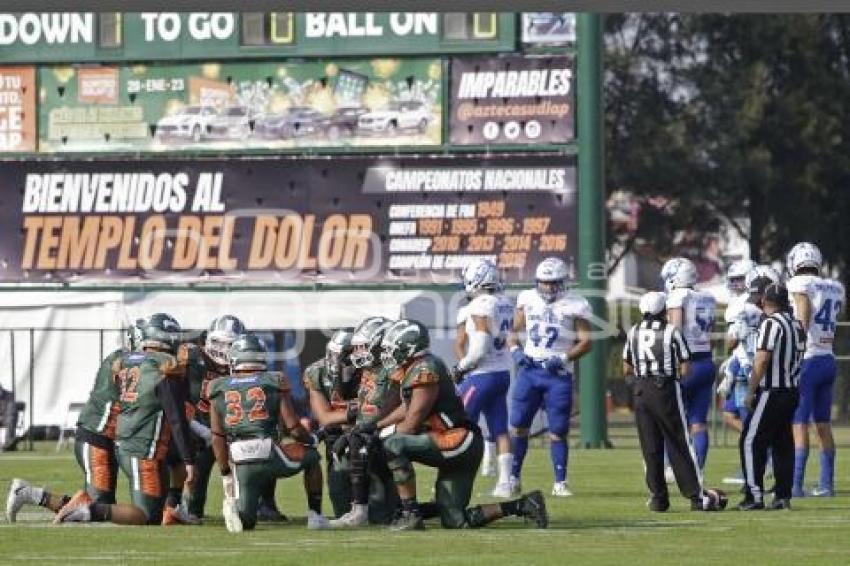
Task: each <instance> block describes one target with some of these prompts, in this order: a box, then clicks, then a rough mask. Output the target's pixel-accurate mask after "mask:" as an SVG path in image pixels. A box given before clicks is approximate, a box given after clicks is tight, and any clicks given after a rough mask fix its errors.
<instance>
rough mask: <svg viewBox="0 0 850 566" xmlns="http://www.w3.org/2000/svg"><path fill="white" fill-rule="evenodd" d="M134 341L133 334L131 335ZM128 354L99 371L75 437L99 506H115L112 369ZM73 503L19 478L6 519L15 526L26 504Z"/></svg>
mask: <svg viewBox="0 0 850 566" xmlns="http://www.w3.org/2000/svg"><path fill="white" fill-rule="evenodd" d="M128 334H129V337H130V339H131V341H132V332H129V333H128ZM125 353H126V351H125V350H123V349H118V350H115V351H114V352H112V353H111V354H109V355H108V356H107V357H106V358H105V359H104V360H103V361H102V362H101V364H100V368H99V369H98V370H97V375H96V377H95V381H94V386H93V387H92V390H91V393H89V398H88V401H86V404H85V406H84V407H83V410H82V411H80V417H79V419H78V420H77V431H76V433H75V434H74V455H75V456H76V458H77V464H78V465H79V466H80V470H81V471H82V472H83V478H84V480H83V492H81V493H80V495H79V497H81V498H82V497H84V496H83V495H82V493H85V494H86V496H87V497H88V498H90V499H91V501H94V502H96V503H105V504H111V503H115V483H116V479H117V476H118V462H117V461H116V460H115V446H114V441H115V424H116V421H117V419H118V411H119V405H118V393H119V392H118V386H117V385H116V383H115V381H114V380H113V379H112V366H113V364H114V363H115V362H116V360H119V359H120V358H121V356H123V355H124V354H125ZM70 500H71V497H69V496H67V495H54V494H52V493H50V492H49V491H47V489H46V488H44V487H39V486H33V485H30V484H29V482H27V481H25V480H22V479H18V478H15V479H13V480H12V485H11V487H10V488H9V497H8V499H7V500H6V517H7V519H8V520H9V522H11V523H14V522H15V520H16V519H17V514H18V512H19V511H20V510H21V508H22V507H23V506H24V505H39V506H41V507H44V508H46V509H50V510H51V511H53V512H54V513H56V512H58V511H59V510H60V509H61V508H62V507H63V506H64V505H65V504H66V503H68V502H69V501H70Z"/></svg>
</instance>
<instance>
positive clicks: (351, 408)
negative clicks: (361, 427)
mask: <svg viewBox="0 0 850 566" xmlns="http://www.w3.org/2000/svg"><path fill="white" fill-rule="evenodd" d="M359 413H360V401H358V400H356V399H353V400H351V401H349V402H348V406H347V408H346V411H345V422H347V423H348V424H354V422H355V421H356V420H357V415H358V414H359Z"/></svg>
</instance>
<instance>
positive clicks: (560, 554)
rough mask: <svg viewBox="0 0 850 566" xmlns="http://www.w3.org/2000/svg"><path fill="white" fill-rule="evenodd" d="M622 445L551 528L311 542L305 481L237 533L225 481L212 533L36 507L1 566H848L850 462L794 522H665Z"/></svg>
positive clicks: (12, 535) (26, 468)
mask: <svg viewBox="0 0 850 566" xmlns="http://www.w3.org/2000/svg"><path fill="white" fill-rule="evenodd" d="M615 442H616V444H617V445H618V446H619V447H618V448H617V449H614V450H578V449H573V450H572V451H571V457H570V478H571V480H570V481H571V486H572V488H573V490H574V491H575V493H576V495H575V496H574V497H572V498H568V499H559V500H555V499H554V498H547V503H548V505H549V509H550V515H551V525H550V528H549V529H548V530H545V531H543V530H535V529H533V528H531V527H530V526H527V525H524V524H523V522H522V521H521V520H515V519H505V520H503V521H501V522H500V523H497V524H494V525H492V526H490V527H488V528H485V529H481V530H476V531H443V530H441V529H440V527H439V525H438V524H436V523H431V524H429V526H428V530H426V531H425V532H416V533H401V534H399V533H389V532H387V531H386V530H384V529H379V528H370V529H363V530H357V531H344V532H314V531H307V530H306V528H305V526H304V509H305V502H304V497H303V492H302V491H301V481H300V479H298V478H294V479H290V480H285V481H282V482H280V483H279V484H278V490H277V493H278V500H279V503H280V505H281V507H282V509H283V510H284V511H285V512H286V513H288V514H289V515H290V516H291V517H292V518H293V521H292V523H291V524H288V525H269V524H261V525H260V526H259V527H258V529H257V530H256V531H254V532H250V533H242V534H239V535H231V534H229V533H227V531H226V530H225V529H224V525H223V522H222V520H221V519H220V508H221V506H220V501H221V484H220V482H219V481H218V479H217V475H216V477H215V479H214V481H213V482H212V484H211V485H212V492H211V497H210V499H211V500H210V502H209V503H208V507H207V509H208V512H209V513H210V514H211V515H212V516H211V517H210V518H209V519H207V520H206V522H205V524H204V525H203V526H201V527H175V528H162V527H133V528H129V527H116V526H112V525H64V526H53V525H52V524H50V522H49V519H50V516H49V515H48V514H47V513H43V512H41V510H40V509H37V508H25V512H24V513H22V515H21V516H20V517H19V522H18V523H16V524H14V525H12V524H8V523H6V522H5V521H4V522H2V523H0V564H9V563H18V562H30V563H33V562H34V563H43V564H53V563H65V564H69V565H76V564H88V563H100V564H103V563H107V562H112V563H131V562H132V563H135V562H147V563H172V564H180V563H187V562H189V563H194V564H202V563H209V564H242V565H246V564H340V565H342V564H345V565H348V564H367V563H370V564H388V563H394V564H404V565H408V564H411V565H413V564H435V565H436V564H439V565H441V566H442V565H447V564H490V565H496V564H500V565H501V564H514V565H519V564H521V565H530V564H535V565H536V564H558V565H564V564H618V565H623V564H627V565H629V566H632V565H636V564H698V563H717V564H719V563H730V562H731V563H735V562H742V561H746V562H748V563H750V564H779V563H784V564H795V565H797V564H830V565H834V564H848V563H850V508H848V507H850V506H848V502H850V498H848V491H850V466H848V465H847V464H845V462H846V461H847V460H845V458H850V456H845V457H842V454H841V453H840V452H839V460H838V475H839V477H838V478H837V487H838V491H839V494H838V497H836V498H833V499H819V500H815V499H811V498H809V499H805V500H795V502H794V510H793V511H792V512H789V513H786V512H772V513H771V512H757V513H740V512H736V511H726V512H723V513H713V514H707V513H693V512H691V511H689V510H688V505H687V501H685V500H684V499H682V498H675V497H674V498H673V505H672V507H671V510H670V511H669V512H668V513H666V514H653V513H650V512H649V511H648V510H647V509H646V507H645V504H644V502H645V500H646V492H645V488H644V486H643V479H642V465H641V459H640V454H639V453H638V450H637V449H636V448H635V444H634V439H633V438H632V437H626V438H625V439H615ZM844 454H847V452H844ZM812 456H813V457H812V458H811V459H810V462H809V476H810V477H811V478H812V479H816V474H817V454H816V452H814V453H813V454H812ZM736 462H737V454H736V452H735V451H734V450H733V449H732V448H712V450H711V452H710V453H709V466H708V482H707V483H708V484H709V485H712V486H720V480H721V478H722V477H723V476H724V475H727V474H728V473H730V472H732V471H733V470H734V469H735V466H736ZM812 464H814V466H812ZM214 473H215V472H214ZM16 476H20V477H24V478H27V479H29V480H32V481H34V482H39V483H47V484H48V485H49V486H50V487H51V488H52V489H53V490H54V491H57V492H59V491H66V492H70V491H73V490H75V489H77V488H78V487H79V485H80V474H79V471H78V469H77V466H76V463H75V462H74V460H73V457H72V454H71V450H70V449H69V450H67V451H65V452H62V453H59V454H57V453H56V452H55V451H54V450H53V447H52V445H41V446H39V447H38V450H37V451H36V452H34V453H32V452H17V453H12V454H3V455H0V488H2V493H3V498H4V501H5V494H6V493H7V490H8V485H9V481H10V479H11V478H13V477H16ZM432 478H433V476H432V475H430V474H428V473H427V471H422V473H420V475H419V479H420V490H421V491H420V499H423V500H424V499H427V497H428V494H429V493H430V488H429V487H428V484H427V481H428V479H432ZM119 481H120V482H121V483H120V484H119V490H120V491H119V493H120V497H126V488H125V487H124V486H125V485H126V483H125V480H124V478H120V479H119ZM491 483H492V480H490V479H489V478H481V479H480V480H479V482H478V484H477V485H476V496H475V498H474V501H487V500H488V499H487V498H486V497H485V496H484V495H483V494H484V493H485V492H486V491H487V490H488V489H489V488H490V486H491ZM524 484H525V485H524V487H525V488H526V489H531V488H540V489H544V490H546V489H547V488H550V487H551V470H550V466H549V459H548V450H546V449H544V448H542V447H539V446H538V447H535V448H533V449H532V450H531V451H530V453H529V460H528V463H527V469H526V471H525V473H524ZM727 492H729V493H730V507H731V506H734V504H735V503H737V502H738V500H739V499H740V497H739V495H738V493H737V490H736V488H734V487H731V488H730V489H727ZM544 493H548V491H545V492H544ZM327 509H329V505H326V510H327Z"/></svg>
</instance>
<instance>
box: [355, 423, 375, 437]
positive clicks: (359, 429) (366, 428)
mask: <svg viewBox="0 0 850 566" xmlns="http://www.w3.org/2000/svg"><path fill="white" fill-rule="evenodd" d="M351 432H352V433H354V434H360V435H365V436H372V435H374V434H375V433H376V432H378V425H377V424H376V423H374V422H370V423H360V424H357V425H354V428H352V429H351Z"/></svg>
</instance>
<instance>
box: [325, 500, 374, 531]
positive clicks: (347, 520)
mask: <svg viewBox="0 0 850 566" xmlns="http://www.w3.org/2000/svg"><path fill="white" fill-rule="evenodd" d="M328 523H329V524H330V526H331V528H333V529H355V528H357V527H365V526H366V525H368V524H369V506H368V505H358V504H356V503H355V504H354V505H352V506H351V511H349V512H348V513H346V514H345V515H343V516H342V517H340V518H339V519H331V520H330V521H329V522H328Z"/></svg>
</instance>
